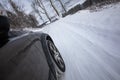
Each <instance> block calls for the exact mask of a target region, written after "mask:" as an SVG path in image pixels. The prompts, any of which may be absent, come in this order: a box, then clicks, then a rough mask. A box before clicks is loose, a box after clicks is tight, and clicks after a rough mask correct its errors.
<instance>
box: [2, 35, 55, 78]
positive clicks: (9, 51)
mask: <svg viewBox="0 0 120 80" xmlns="http://www.w3.org/2000/svg"><path fill="white" fill-rule="evenodd" d="M41 35H42V33H34V34H33V33H28V34H24V35H22V36H19V37H15V38H11V39H10V41H9V42H8V43H7V44H6V45H5V46H3V47H2V48H0V80H49V79H48V78H50V75H53V74H52V72H51V70H50V68H49V65H48V62H47V59H46V56H45V53H44V51H43V47H42V43H41ZM51 80H52V79H51Z"/></svg>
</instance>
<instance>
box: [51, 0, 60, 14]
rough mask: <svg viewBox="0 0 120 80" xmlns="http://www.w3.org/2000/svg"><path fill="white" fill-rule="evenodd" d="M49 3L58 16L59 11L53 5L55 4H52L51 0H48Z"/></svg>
mask: <svg viewBox="0 0 120 80" xmlns="http://www.w3.org/2000/svg"><path fill="white" fill-rule="evenodd" d="M50 4H51V6H52V7H53V9H54V10H55V12H56V14H57V15H58V16H59V12H58V10H57V8H56V7H55V5H54V4H53V1H52V0H50Z"/></svg>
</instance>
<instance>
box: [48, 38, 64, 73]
mask: <svg viewBox="0 0 120 80" xmlns="http://www.w3.org/2000/svg"><path fill="white" fill-rule="evenodd" d="M47 45H48V49H49V51H50V54H51V56H52V58H53V60H54V61H55V63H56V65H57V67H58V68H59V69H60V70H61V71H62V72H65V63H64V60H63V58H62V57H61V55H60V52H59V51H58V49H57V48H56V46H55V45H54V43H53V42H52V41H50V40H48V41H47Z"/></svg>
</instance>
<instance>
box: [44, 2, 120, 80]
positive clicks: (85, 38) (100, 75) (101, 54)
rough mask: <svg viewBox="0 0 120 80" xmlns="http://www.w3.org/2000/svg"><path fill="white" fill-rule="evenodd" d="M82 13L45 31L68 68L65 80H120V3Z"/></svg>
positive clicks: (68, 17) (62, 20)
mask: <svg viewBox="0 0 120 80" xmlns="http://www.w3.org/2000/svg"><path fill="white" fill-rule="evenodd" d="M107 7H108V8H106V9H103V10H101V11H98V12H92V13H91V12H89V11H88V10H84V11H80V12H78V13H76V14H74V15H70V16H67V17H65V18H63V19H61V20H59V21H57V22H55V23H53V24H51V25H49V26H47V27H45V28H44V29H43V31H44V32H46V33H48V34H50V35H51V37H52V38H53V40H54V42H55V44H56V46H57V47H58V49H59V51H60V52H61V55H62V56H63V58H64V60H65V64H66V72H65V75H64V76H63V78H62V80H120V3H119V4H116V5H114V6H113V5H109V6H107Z"/></svg>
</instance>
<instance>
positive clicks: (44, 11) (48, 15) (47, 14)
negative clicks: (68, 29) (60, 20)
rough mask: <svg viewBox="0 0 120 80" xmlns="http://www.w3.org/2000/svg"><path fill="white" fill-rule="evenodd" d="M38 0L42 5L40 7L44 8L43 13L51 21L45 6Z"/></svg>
mask: <svg viewBox="0 0 120 80" xmlns="http://www.w3.org/2000/svg"><path fill="white" fill-rule="evenodd" d="M39 1H40V3H41V5H42V7H43V10H44V12H45V15H46V16H47V18H48V19H49V21H50V22H51V18H50V17H49V15H48V13H47V10H46V9H45V6H44V5H43V3H42V1H41V0H39Z"/></svg>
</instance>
